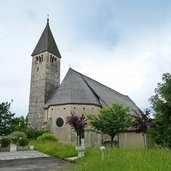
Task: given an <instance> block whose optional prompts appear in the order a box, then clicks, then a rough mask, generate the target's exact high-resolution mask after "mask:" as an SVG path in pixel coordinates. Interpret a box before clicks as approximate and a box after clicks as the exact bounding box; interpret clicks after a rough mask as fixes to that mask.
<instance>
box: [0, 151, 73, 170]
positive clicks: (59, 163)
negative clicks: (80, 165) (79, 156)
mask: <svg viewBox="0 0 171 171" xmlns="http://www.w3.org/2000/svg"><path fill="white" fill-rule="evenodd" d="M73 166H74V164H72V163H69V162H67V161H64V160H62V159H58V158H54V157H51V156H49V155H46V154H43V153H41V152H38V151H35V150H33V151H13V152H0V171H64V170H66V169H68V168H70V167H73Z"/></svg>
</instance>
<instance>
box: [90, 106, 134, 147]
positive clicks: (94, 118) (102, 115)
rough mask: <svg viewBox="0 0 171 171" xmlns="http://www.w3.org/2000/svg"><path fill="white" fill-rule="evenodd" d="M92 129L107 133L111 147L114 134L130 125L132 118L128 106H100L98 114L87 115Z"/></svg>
mask: <svg viewBox="0 0 171 171" xmlns="http://www.w3.org/2000/svg"><path fill="white" fill-rule="evenodd" d="M88 119H89V120H90V124H91V125H92V127H93V128H94V131H96V132H100V133H102V134H107V135H109V136H110V138H111V147H112V146H113V140H114V137H115V135H116V134H118V133H119V132H120V131H123V130H125V129H126V128H128V127H130V126H131V123H132V118H131V115H130V112H129V108H128V107H124V106H123V105H121V104H112V107H110V108H102V109H100V111H99V114H98V115H88Z"/></svg>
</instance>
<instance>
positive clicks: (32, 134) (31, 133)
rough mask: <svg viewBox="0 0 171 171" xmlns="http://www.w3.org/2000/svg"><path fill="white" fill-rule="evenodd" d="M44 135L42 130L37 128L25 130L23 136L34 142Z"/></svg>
mask: <svg viewBox="0 0 171 171" xmlns="http://www.w3.org/2000/svg"><path fill="white" fill-rule="evenodd" d="M43 133H45V131H44V130H42V129H38V128H27V129H26V131H25V134H26V136H27V138H28V139H29V140H36V139H37V137H39V136H41V135H42V134H43Z"/></svg>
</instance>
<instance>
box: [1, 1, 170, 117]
mask: <svg viewBox="0 0 171 171" xmlns="http://www.w3.org/2000/svg"><path fill="white" fill-rule="evenodd" d="M47 14H49V18H50V27H51V30H52V32H53V35H54V37H55V40H56V42H57V45H58V47H59V50H60V52H61V55H62V60H61V77H62V79H63V77H64V75H65V74H66V72H67V70H68V68H69V66H71V67H72V68H73V69H75V70H77V71H79V72H81V73H83V74H85V75H87V76H89V77H91V78H93V79H95V80H97V81H99V82H101V83H103V84H105V85H107V86H109V87H111V88H113V89H115V90H116V91H119V92H120V93H123V94H126V95H128V96H129V97H130V98H131V99H132V100H133V101H134V102H135V103H136V104H137V105H138V106H139V107H140V108H141V109H142V110H143V109H145V108H147V107H150V103H149V101H148V99H149V98H150V97H151V96H152V95H154V89H155V88H156V86H157V83H158V82H160V81H161V76H162V74H163V73H165V72H170V73H171V67H170V66H171V1H169V0H162V1H161V0H86V1H85V0H63V1H60V0H50V1H48V0H41V1H40V0H37V1H33V0H25V1H22V0H8V1H6V0H1V1H0V16H1V17H0V18H1V19H0V35H1V36H0V47H1V48H0V49H1V50H0V59H1V62H0V78H1V84H0V102H3V101H10V100H11V99H13V100H14V102H13V104H12V111H13V112H15V113H16V114H17V115H18V116H20V115H26V114H27V112H28V101H29V89H30V73H31V53H32V51H33V49H34V48H35V46H36V44H37V41H38V39H39V37H40V35H41V33H42V31H43V29H44V27H45V25H46V19H47ZM62 79H61V81H62Z"/></svg>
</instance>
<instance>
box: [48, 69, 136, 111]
mask: <svg viewBox="0 0 171 171" xmlns="http://www.w3.org/2000/svg"><path fill="white" fill-rule="evenodd" d="M112 103H122V104H123V105H126V106H128V107H130V108H131V109H138V107H137V106H136V104H135V103H134V102H133V101H132V100H131V99H130V98H129V97H128V96H125V95H123V94H120V93H118V92H117V91H115V90H113V89H111V88H109V87H107V86H105V85H103V84H101V83H99V82H97V81H95V80H93V79H91V78H89V77H87V76H85V75H83V74H81V73H79V72H77V71H75V70H73V69H72V68H70V69H69V70H68V72H67V74H66V76H65V78H64V80H63V81H62V83H61V85H60V87H59V88H58V89H55V90H54V92H53V94H52V95H51V97H50V98H49V100H48V101H47V103H46V105H45V107H46V108H47V107H49V106H51V105H63V104H88V105H91V104H93V105H97V106H100V107H109V106H111V104H112Z"/></svg>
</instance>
